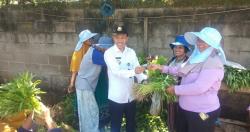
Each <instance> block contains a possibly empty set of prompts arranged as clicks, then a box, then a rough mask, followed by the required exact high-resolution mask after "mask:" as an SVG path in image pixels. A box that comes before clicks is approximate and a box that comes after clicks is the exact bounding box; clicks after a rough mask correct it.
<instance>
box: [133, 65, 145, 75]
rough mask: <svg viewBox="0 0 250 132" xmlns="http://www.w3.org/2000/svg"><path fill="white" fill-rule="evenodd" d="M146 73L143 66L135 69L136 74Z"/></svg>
mask: <svg viewBox="0 0 250 132" xmlns="http://www.w3.org/2000/svg"><path fill="white" fill-rule="evenodd" d="M144 71H145V68H144V67H142V66H137V67H136V68H135V73H136V74H141V73H143V72H144Z"/></svg>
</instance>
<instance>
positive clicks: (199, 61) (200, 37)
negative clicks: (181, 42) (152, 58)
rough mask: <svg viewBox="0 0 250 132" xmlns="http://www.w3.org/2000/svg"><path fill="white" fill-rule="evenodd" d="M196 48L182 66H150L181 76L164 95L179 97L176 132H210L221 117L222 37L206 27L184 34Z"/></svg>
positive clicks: (223, 56)
mask: <svg viewBox="0 0 250 132" xmlns="http://www.w3.org/2000/svg"><path fill="white" fill-rule="evenodd" d="M184 37H185V39H186V40H187V42H188V43H190V44H192V45H194V46H195V49H194V51H193V53H192V54H191V56H190V57H189V59H188V61H187V62H186V63H184V64H183V65H181V66H178V67H171V66H161V65H151V66H149V68H150V69H153V70H156V69H159V70H161V71H162V72H163V73H169V74H173V75H177V76H181V77H182V80H181V84H180V85H176V86H170V87H168V88H167V89H166V92H168V93H170V94H175V95H177V96H179V106H180V112H179V114H180V117H182V120H181V121H180V122H179V124H178V128H177V132H213V131H214V127H215V121H216V119H217V118H218V117H219V114H220V102H219V98H218V91H219V88H220V85H221V82H222V79H223V76H224V68H223V64H225V63H226V57H225V54H224V51H223V49H222V48H221V45H220V41H221V38H222V36H221V34H220V33H219V32H218V31H217V30H216V29H214V28H211V27H205V28H203V29H202V30H201V31H200V32H187V33H185V34H184Z"/></svg>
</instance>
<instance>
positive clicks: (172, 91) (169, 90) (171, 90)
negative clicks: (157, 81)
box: [166, 86, 175, 95]
mask: <svg viewBox="0 0 250 132" xmlns="http://www.w3.org/2000/svg"><path fill="white" fill-rule="evenodd" d="M166 92H167V93H168V94H171V95H175V91H174V86H169V87H168V88H166Z"/></svg>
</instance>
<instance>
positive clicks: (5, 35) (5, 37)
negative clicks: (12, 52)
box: [0, 32, 15, 43]
mask: <svg viewBox="0 0 250 132" xmlns="http://www.w3.org/2000/svg"><path fill="white" fill-rule="evenodd" d="M14 38H15V36H14V35H13V33H11V32H0V42H5V43H6V42H7V43H8V42H15V39H14Z"/></svg>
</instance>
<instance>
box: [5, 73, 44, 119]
mask: <svg viewBox="0 0 250 132" xmlns="http://www.w3.org/2000/svg"><path fill="white" fill-rule="evenodd" d="M32 79H33V75H32V74H31V73H29V72H26V73H23V74H20V75H19V76H17V77H16V78H15V79H14V80H12V81H11V82H9V83H6V84H3V85H1V86H0V106H1V107H0V118H6V117H11V116H14V115H15V114H18V113H19V112H30V111H33V110H34V111H35V112H40V110H41V107H40V97H39V96H38V95H39V94H42V93H44V92H42V91H41V90H40V88H37V86H38V85H39V84H40V83H41V80H36V81H34V82H33V81H32Z"/></svg>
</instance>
